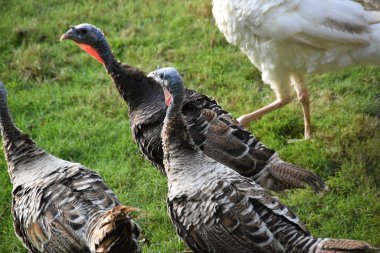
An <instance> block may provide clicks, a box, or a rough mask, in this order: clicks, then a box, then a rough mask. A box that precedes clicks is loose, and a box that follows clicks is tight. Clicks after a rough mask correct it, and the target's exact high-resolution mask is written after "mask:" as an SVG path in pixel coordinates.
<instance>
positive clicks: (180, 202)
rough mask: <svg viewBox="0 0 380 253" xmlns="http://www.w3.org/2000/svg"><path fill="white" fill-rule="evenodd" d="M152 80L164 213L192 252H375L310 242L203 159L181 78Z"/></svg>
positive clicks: (273, 204) (265, 201) (290, 221)
mask: <svg viewBox="0 0 380 253" xmlns="http://www.w3.org/2000/svg"><path fill="white" fill-rule="evenodd" d="M154 76H155V78H156V80H157V81H158V82H160V83H161V84H162V86H163V88H164V90H166V92H165V93H166V94H167V99H166V101H168V102H169V103H170V105H169V107H168V109H167V113H166V117H165V120H164V126H163V129H162V142H163V152H164V165H165V171H166V174H167V177H168V189H169V193H168V199H167V205H168V212H169V215H170V217H171V220H172V222H173V224H174V226H175V227H176V230H177V233H178V234H179V236H180V237H181V238H182V239H183V240H184V241H185V242H186V243H187V245H188V246H189V247H190V248H191V249H192V250H193V251H194V252H196V253H198V252H199V253H201V252H218V253H224V252H231V253H232V252H233V253H235V252H239V253H252V252H260V253H264V252H266V253H270V252H288V253H293V252H294V253H296V252H297V253H301V252H305V253H336V252H340V253H344V252H352V253H354V252H356V253H358V252H379V251H378V249H374V248H372V247H371V246H370V245H368V244H366V243H364V242H360V241H354V240H340V239H328V238H313V237H312V236H311V235H310V233H309V231H308V230H307V228H306V227H305V225H304V224H303V223H302V222H301V221H300V220H299V218H298V217H297V216H296V215H295V214H294V213H292V212H291V211H290V210H289V209H288V208H287V207H286V206H284V205H283V204H282V203H281V202H280V201H279V200H278V199H277V198H275V197H273V196H271V195H270V194H269V193H268V192H266V191H265V190H264V189H263V188H262V187H261V186H259V185H258V184H256V183H255V182H254V181H253V180H251V179H249V178H246V177H243V176H241V175H239V174H238V173H236V172H235V171H234V170H232V169H230V168H228V167H227V166H225V165H223V164H221V163H219V162H217V161H215V160H213V159H212V158H210V157H208V156H206V155H205V154H204V153H203V152H202V151H201V150H200V149H199V148H198V147H197V146H196V145H195V144H194V142H193V140H192V138H191V134H190V133H189V131H188V127H187V124H186V119H185V118H184V117H183V115H182V113H181V107H182V103H183V100H184V92H185V91H184V87H183V81H182V78H181V76H180V75H179V74H178V72H177V71H176V70H175V69H173V68H164V69H160V70H157V71H156V72H155V74H154Z"/></svg>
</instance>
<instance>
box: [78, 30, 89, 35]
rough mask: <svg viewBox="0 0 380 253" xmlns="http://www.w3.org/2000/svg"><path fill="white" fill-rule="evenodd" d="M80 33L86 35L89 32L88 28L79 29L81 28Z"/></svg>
mask: <svg viewBox="0 0 380 253" xmlns="http://www.w3.org/2000/svg"><path fill="white" fill-rule="evenodd" d="M78 33H79V34H80V35H85V34H86V33H87V30H86V29H79V30H78Z"/></svg>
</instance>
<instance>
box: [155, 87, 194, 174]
mask: <svg viewBox="0 0 380 253" xmlns="http://www.w3.org/2000/svg"><path fill="white" fill-rule="evenodd" d="M182 102H183V89H182V90H181V91H179V94H177V95H173V101H172V103H171V104H170V105H169V107H168V109H167V112H166V116H165V120H164V125H163V128H162V133H161V137H162V143H163V150H164V163H165V172H166V175H167V176H168V178H169V181H170V178H171V176H172V175H173V174H176V173H179V172H181V171H182V170H184V171H187V169H186V168H185V167H186V166H185V163H186V162H185V160H187V158H188V157H189V155H191V153H193V152H195V151H196V150H197V148H196V147H195V145H194V143H193V140H192V139H191V137H190V134H189V130H188V127H187V124H186V121H185V119H184V116H183V115H182V112H181V108H182ZM174 160H175V161H174ZM179 160H183V163H184V164H182V162H181V161H179ZM178 161H179V163H178ZM181 164H182V165H181Z"/></svg>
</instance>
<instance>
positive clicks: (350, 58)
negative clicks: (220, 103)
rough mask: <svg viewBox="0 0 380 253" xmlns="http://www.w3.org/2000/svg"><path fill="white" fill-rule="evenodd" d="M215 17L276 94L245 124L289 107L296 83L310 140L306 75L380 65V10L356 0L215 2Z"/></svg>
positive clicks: (244, 117) (229, 0)
mask: <svg viewBox="0 0 380 253" xmlns="http://www.w3.org/2000/svg"><path fill="white" fill-rule="evenodd" d="M213 15H214V17H215V20H216V23H217V26H218V28H219V29H220V30H221V31H222V33H223V34H224V35H225V37H226V39H227V40H228V42H230V43H231V44H233V45H236V46H238V47H239V48H240V49H241V51H242V52H244V53H245V54H246V55H247V56H248V58H249V59H250V61H251V62H252V63H253V64H254V65H255V67H256V68H258V69H259V70H260V71H261V73H262V79H263V81H264V82H265V83H267V84H269V85H270V87H271V88H272V90H273V91H274V92H275V93H276V98H277V100H276V101H275V102H273V103H272V104H269V105H267V106H265V107H263V108H261V109H259V110H257V111H255V112H253V113H251V114H247V115H244V116H242V117H240V118H239V121H240V122H241V123H242V124H244V125H246V124H247V123H249V122H250V121H251V120H254V119H257V118H260V117H261V116H263V115H264V114H266V113H268V112H270V111H273V110H275V109H277V108H280V107H282V106H284V105H285V104H287V103H289V102H290V101H291V86H292V85H293V86H294V89H295V90H296V93H297V97H298V99H299V101H300V102H301V104H302V107H303V112H304V123H305V137H306V138H309V137H310V136H311V122H310V112H309V111H310V109H309V103H310V101H309V94H308V87H307V80H306V79H307V77H306V75H307V74H310V73H324V72H330V71H336V70H340V69H342V68H346V67H350V66H353V65H357V64H380V12H373V11H365V10H364V8H363V7H362V6H361V5H360V4H358V3H355V2H353V1H350V0H338V1H336V0H326V1H323V2H320V1H315V0H269V1H258V0H253V1H250V0H213ZM358 85H360V84H358Z"/></svg>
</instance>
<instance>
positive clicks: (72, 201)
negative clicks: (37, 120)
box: [0, 82, 140, 253]
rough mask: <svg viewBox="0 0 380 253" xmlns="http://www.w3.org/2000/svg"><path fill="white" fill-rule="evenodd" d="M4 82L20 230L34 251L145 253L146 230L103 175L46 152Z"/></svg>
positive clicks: (1, 97)
mask: <svg viewBox="0 0 380 253" xmlns="http://www.w3.org/2000/svg"><path fill="white" fill-rule="evenodd" d="M6 97H7V92H6V89H5V87H4V85H3V83H1V82H0V123H1V134H2V137H3V145H4V153H5V157H6V160H7V163H8V173H9V176H10V178H11V182H12V184H13V192H12V197H13V203H12V212H13V219H14V228H15V231H16V234H17V236H18V237H19V238H20V239H21V240H22V242H23V243H24V245H25V247H26V248H27V249H28V250H29V251H30V252H33V253H37V252H44V253H53V252H54V253H55V252H57V253H58V252H62V253H69V252H72V253H90V252H91V253H95V252H97V253H100V252H104V253H105V252H109V253H111V252H114V253H117V252H140V250H139V248H138V245H137V241H138V237H139V234H140V228H139V226H138V225H137V224H135V223H134V222H133V221H132V220H131V217H130V215H129V213H130V212H131V211H136V210H137V209H136V208H133V207H128V206H123V205H121V203H120V202H119V200H118V199H117V197H116V195H115V194H114V193H113V192H112V190H111V189H110V188H108V186H107V185H106V184H105V183H104V182H103V181H102V179H101V178H100V176H99V175H98V174H97V173H95V172H93V171H91V170H89V169H87V168H86V167H84V166H83V165H81V164H79V163H72V162H68V161H65V160H62V159H59V158H57V157H55V156H53V155H51V154H49V153H47V152H46V151H44V150H42V149H40V148H39V147H38V146H37V145H36V144H35V143H34V141H33V140H32V139H31V138H30V137H29V136H28V135H26V134H23V133H22V132H21V131H20V130H19V129H18V128H16V126H15V125H14V124H13V122H12V118H11V115H10V113H9V110H8V105H7V100H6V99H7V98H6Z"/></svg>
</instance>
